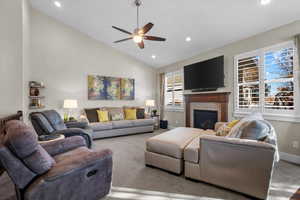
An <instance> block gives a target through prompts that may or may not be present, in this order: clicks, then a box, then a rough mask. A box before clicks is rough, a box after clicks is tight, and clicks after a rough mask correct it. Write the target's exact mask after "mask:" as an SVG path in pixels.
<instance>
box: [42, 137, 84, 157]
mask: <svg viewBox="0 0 300 200" xmlns="http://www.w3.org/2000/svg"><path fill="white" fill-rule="evenodd" d="M41 146H42V147H43V148H44V149H45V150H46V151H47V152H48V153H49V154H50V155H51V156H55V155H57V154H61V153H65V152H67V151H70V150H73V149H75V148H78V147H86V142H85V140H84V138H83V137H80V136H74V137H68V138H65V139H63V140H57V141H50V142H46V143H42V144H41Z"/></svg>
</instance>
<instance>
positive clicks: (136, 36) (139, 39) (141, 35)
mask: <svg viewBox="0 0 300 200" xmlns="http://www.w3.org/2000/svg"><path fill="white" fill-rule="evenodd" d="M134 3H135V5H136V7H137V28H136V29H135V30H134V31H133V33H131V32H129V31H126V30H124V29H122V28H118V27H116V26H113V28H114V29H116V30H118V31H121V32H123V33H126V34H128V35H130V37H128V38H125V39H122V40H118V41H115V42H114V43H119V42H124V41H127V40H131V39H132V40H133V41H134V42H135V43H136V44H137V45H138V46H139V47H140V48H141V49H144V48H145V44H144V40H151V41H161V42H163V41H166V39H165V38H161V37H156V36H149V35H146V33H148V32H149V31H150V30H151V29H152V27H153V26H154V24H153V23H151V22H150V23H148V24H146V25H145V26H144V27H142V28H140V27H139V8H140V6H141V5H142V2H141V0H135V2H134Z"/></svg>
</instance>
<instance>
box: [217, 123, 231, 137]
mask: <svg viewBox="0 0 300 200" xmlns="http://www.w3.org/2000/svg"><path fill="white" fill-rule="evenodd" d="M230 130H231V128H230V127H228V124H227V123H226V124H223V125H222V126H221V127H220V128H218V130H217V132H216V136H226V135H228V133H229V131H230Z"/></svg>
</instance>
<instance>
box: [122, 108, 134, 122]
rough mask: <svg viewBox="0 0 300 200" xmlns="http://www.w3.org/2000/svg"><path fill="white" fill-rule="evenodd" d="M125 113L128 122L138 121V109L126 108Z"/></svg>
mask: <svg viewBox="0 0 300 200" xmlns="http://www.w3.org/2000/svg"><path fill="white" fill-rule="evenodd" d="M124 113H125V119H126V120H136V109H132V108H125V109H124Z"/></svg>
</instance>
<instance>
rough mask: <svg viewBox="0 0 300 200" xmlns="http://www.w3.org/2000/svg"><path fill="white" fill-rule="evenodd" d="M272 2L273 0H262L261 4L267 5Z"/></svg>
mask: <svg viewBox="0 0 300 200" xmlns="http://www.w3.org/2000/svg"><path fill="white" fill-rule="evenodd" d="M270 3H271V0H260V4H261V5H263V6H265V5H268V4H270Z"/></svg>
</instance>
